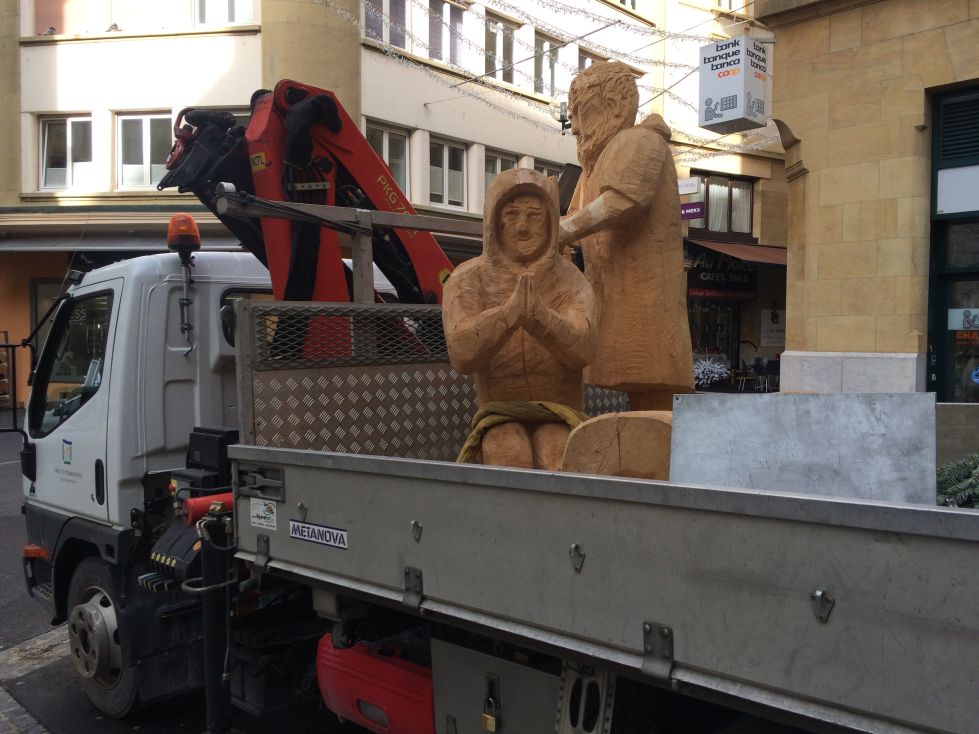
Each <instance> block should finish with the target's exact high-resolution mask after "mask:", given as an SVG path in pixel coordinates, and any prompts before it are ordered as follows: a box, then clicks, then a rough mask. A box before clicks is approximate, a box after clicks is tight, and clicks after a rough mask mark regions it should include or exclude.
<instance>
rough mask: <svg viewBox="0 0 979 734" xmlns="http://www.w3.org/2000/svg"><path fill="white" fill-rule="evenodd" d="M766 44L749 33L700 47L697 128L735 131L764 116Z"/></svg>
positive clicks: (753, 125) (752, 126)
mask: <svg viewBox="0 0 979 734" xmlns="http://www.w3.org/2000/svg"><path fill="white" fill-rule="evenodd" d="M767 81H768V46H767V45H766V44H764V43H760V42H759V41H758V40H756V39H754V38H752V37H751V36H740V37H738V38H728V39H727V40H724V41H717V42H716V43H711V44H708V45H707V46H701V48H700V119H699V125H700V127H702V128H704V129H706V130H711V131H713V132H716V133H725V134H726V133H736V132H742V131H744V130H753V129H755V128H759V127H764V126H765V124H766V121H767V119H768V100H767V98H766V97H767V91H766V90H767V84H766V83H767Z"/></svg>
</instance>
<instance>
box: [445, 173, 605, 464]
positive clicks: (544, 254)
mask: <svg viewBox="0 0 979 734" xmlns="http://www.w3.org/2000/svg"><path fill="white" fill-rule="evenodd" d="M558 219H559V215H558V189H557V180H556V179H554V178H547V177H546V176H544V174H541V173H538V172H537V171H532V170H529V169H524V168H516V169H512V170H509V171H505V172H503V173H501V174H500V175H499V176H497V177H496V179H494V181H493V183H492V184H490V187H489V189H488V191H487V192H486V206H485V216H484V224H483V254H482V255H480V256H479V257H477V258H474V259H473V260H470V261H468V262H466V263H464V264H462V265H461V266H459V267H458V268H456V270H455V271H454V272H453V273H452V276H451V277H450V278H449V280H448V281H446V284H445V290H444V295H443V305H442V319H443V322H444V324H445V338H446V343H447V345H448V348H449V358H450V360H451V362H452V366H453V367H455V368H456V369H457V370H458V371H459V372H462V373H465V374H473V375H475V380H476V399H477V402H478V403H479V405H480V406H481V407H482V406H485V405H486V404H487V403H489V402H491V401H506V402H509V401H548V402H552V403H559V404H562V405H564V406H567V407H569V408H573V409H575V410H579V411H580V410H581V408H582V406H583V397H582V379H581V376H582V370H583V368H584V367H585V365H587V364H588V363H589V361H590V360H591V358H592V356H593V354H594V351H595V343H596V338H597V334H596V320H597V319H596V313H595V301H594V298H593V297H592V291H591V287H590V286H589V284H588V281H587V280H586V279H585V278H584V276H583V275H582V274H581V273H580V272H579V271H578V269H577V268H576V267H575V266H574V265H573V264H572V263H571V262H569V261H568V260H567V259H566V258H564V257H562V256H561V255H560V253H559V250H558V243H557V235H558ZM569 431H570V429H569V427H568V426H567V425H565V424H564V423H559V422H535V421H514V422H509V423H504V424H502V425H497V426H494V427H492V428H490V429H489V430H488V431H487V432H486V433H485V434H484V436H483V442H482V455H483V463H485V464H496V465H499V466H519V467H525V468H541V469H544V468H546V469H557V468H559V466H560V463H561V457H562V454H563V452H564V446H565V443H566V441H567V437H568V433H569Z"/></svg>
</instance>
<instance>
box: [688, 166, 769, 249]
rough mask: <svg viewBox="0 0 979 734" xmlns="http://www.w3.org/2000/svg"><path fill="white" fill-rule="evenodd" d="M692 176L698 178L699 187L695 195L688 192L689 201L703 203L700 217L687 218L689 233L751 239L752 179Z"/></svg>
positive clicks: (709, 175)
mask: <svg viewBox="0 0 979 734" xmlns="http://www.w3.org/2000/svg"><path fill="white" fill-rule="evenodd" d="M693 177H695V178H699V179H700V187H699V189H698V191H697V193H696V194H691V196H690V201H691V202H698V201H702V202H704V203H705V205H704V216H703V218H701V219H691V220H690V234H691V235H699V236H703V237H715V236H718V235H720V236H721V237H723V238H724V239H738V240H744V241H750V242H754V241H755V238H754V237H752V236H751V228H752V212H753V200H752V199H753V189H754V184H753V183H752V181H751V180H750V179H743V178H734V177H732V176H718V175H715V174H702V175H699V176H697V175H696V174H694V176H693Z"/></svg>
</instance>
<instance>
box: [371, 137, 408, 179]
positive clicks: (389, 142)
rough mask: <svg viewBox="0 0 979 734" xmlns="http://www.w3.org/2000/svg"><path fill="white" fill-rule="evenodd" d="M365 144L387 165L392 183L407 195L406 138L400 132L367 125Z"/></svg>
mask: <svg viewBox="0 0 979 734" xmlns="http://www.w3.org/2000/svg"><path fill="white" fill-rule="evenodd" d="M367 142H368V143H370V144H371V147H372V148H373V149H374V152H375V153H377V154H378V155H379V156H380V157H381V158H383V159H384V162H385V163H387V164H388V168H389V169H390V170H391V175H392V176H393V177H394V182H395V183H396V184H398V188H400V189H401V191H403V192H404V193H405V195H407V193H408V136H407V135H405V134H404V133H402V132H396V131H394V130H388V129H387V128H383V127H379V126H377V125H373V124H370V123H368V125H367Z"/></svg>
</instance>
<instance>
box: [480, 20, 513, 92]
mask: <svg viewBox="0 0 979 734" xmlns="http://www.w3.org/2000/svg"><path fill="white" fill-rule="evenodd" d="M515 31H516V28H514V27H513V26H512V25H510V24H509V23H507V22H506V21H503V20H501V19H499V18H494V17H492V16H490V15H487V16H486V44H485V45H486V75H487V76H490V77H493V78H494V79H498V80H500V81H504V82H508V83H510V84H513V34H514V32H515Z"/></svg>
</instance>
